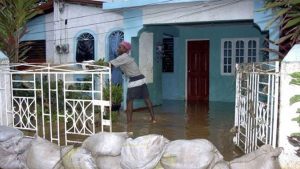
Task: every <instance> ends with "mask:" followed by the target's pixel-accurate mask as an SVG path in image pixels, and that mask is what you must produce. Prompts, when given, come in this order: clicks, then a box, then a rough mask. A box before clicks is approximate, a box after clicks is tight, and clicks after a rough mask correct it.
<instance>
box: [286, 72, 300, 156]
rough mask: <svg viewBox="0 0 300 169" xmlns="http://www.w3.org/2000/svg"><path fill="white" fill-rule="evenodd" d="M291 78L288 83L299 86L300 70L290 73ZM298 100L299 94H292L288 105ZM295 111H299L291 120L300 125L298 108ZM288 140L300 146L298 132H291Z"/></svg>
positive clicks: (299, 134)
mask: <svg viewBox="0 0 300 169" xmlns="http://www.w3.org/2000/svg"><path fill="white" fill-rule="evenodd" d="M291 77H292V80H291V82H290V84H293V85H298V86H300V72H294V73H292V74H291ZM299 101H300V95H294V96H293V97H291V98H290V105H292V104H294V103H296V102H299ZM297 113H299V116H297V117H295V118H293V119H292V120H293V121H296V122H297V123H298V125H299V127H300V109H299V108H298V109H297ZM288 140H289V142H290V143H291V144H292V145H294V146H298V147H300V132H298V133H292V134H291V136H290V137H288ZM296 152H297V153H296V154H297V155H298V156H299V157H300V148H299V149H298V150H297V151H296Z"/></svg>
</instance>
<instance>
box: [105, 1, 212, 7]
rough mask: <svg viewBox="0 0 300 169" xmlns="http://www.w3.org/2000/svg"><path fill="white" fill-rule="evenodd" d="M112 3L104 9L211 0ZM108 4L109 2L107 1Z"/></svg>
mask: <svg viewBox="0 0 300 169" xmlns="http://www.w3.org/2000/svg"><path fill="white" fill-rule="evenodd" d="M111 1H112V2H111V3H104V5H103V8H104V9H119V8H129V7H138V6H145V5H153V4H173V3H182V2H196V1H209V0H172V1H166V0H111ZM106 2H108V1H106Z"/></svg>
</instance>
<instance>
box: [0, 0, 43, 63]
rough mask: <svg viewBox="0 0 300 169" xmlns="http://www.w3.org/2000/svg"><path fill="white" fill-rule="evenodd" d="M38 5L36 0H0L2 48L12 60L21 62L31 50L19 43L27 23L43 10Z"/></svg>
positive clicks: (0, 45)
mask: <svg viewBox="0 0 300 169" xmlns="http://www.w3.org/2000/svg"><path fill="white" fill-rule="evenodd" d="M36 7H37V5H36V0H0V8H1V10H0V50H2V51H3V52H4V53H5V54H6V55H7V56H8V57H9V59H10V62H19V61H20V59H21V60H22V58H24V57H25V54H26V52H27V51H28V50H29V49H28V47H24V46H23V47H21V46H20V45H19V43H20V39H21V38H22V36H23V35H24V34H25V32H26V30H27V28H26V23H27V22H28V21H29V20H30V19H31V18H33V17H34V16H36V15H37V14H39V13H40V12H41V11H40V10H39V9H38V8H36Z"/></svg>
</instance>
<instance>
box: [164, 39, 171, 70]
mask: <svg viewBox="0 0 300 169" xmlns="http://www.w3.org/2000/svg"><path fill="white" fill-rule="evenodd" d="M163 51H164V52H163V58H162V71H163V72H174V38H163Z"/></svg>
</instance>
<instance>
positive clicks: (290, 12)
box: [263, 0, 300, 57]
mask: <svg viewBox="0 0 300 169" xmlns="http://www.w3.org/2000/svg"><path fill="white" fill-rule="evenodd" d="M265 2H266V3H265V8H264V9H263V10H268V9H269V10H273V11H275V16H274V18H273V19H272V20H270V22H269V23H268V27H270V26H271V25H272V24H273V23H275V22H276V21H279V24H280V38H279V40H278V41H276V42H273V43H275V44H276V45H279V51H278V52H277V53H278V54H279V56H281V57H284V56H285V55H286V54H287V52H288V51H289V50H290V49H291V48H292V47H293V46H294V45H295V44H297V43H300V0H265Z"/></svg>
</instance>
